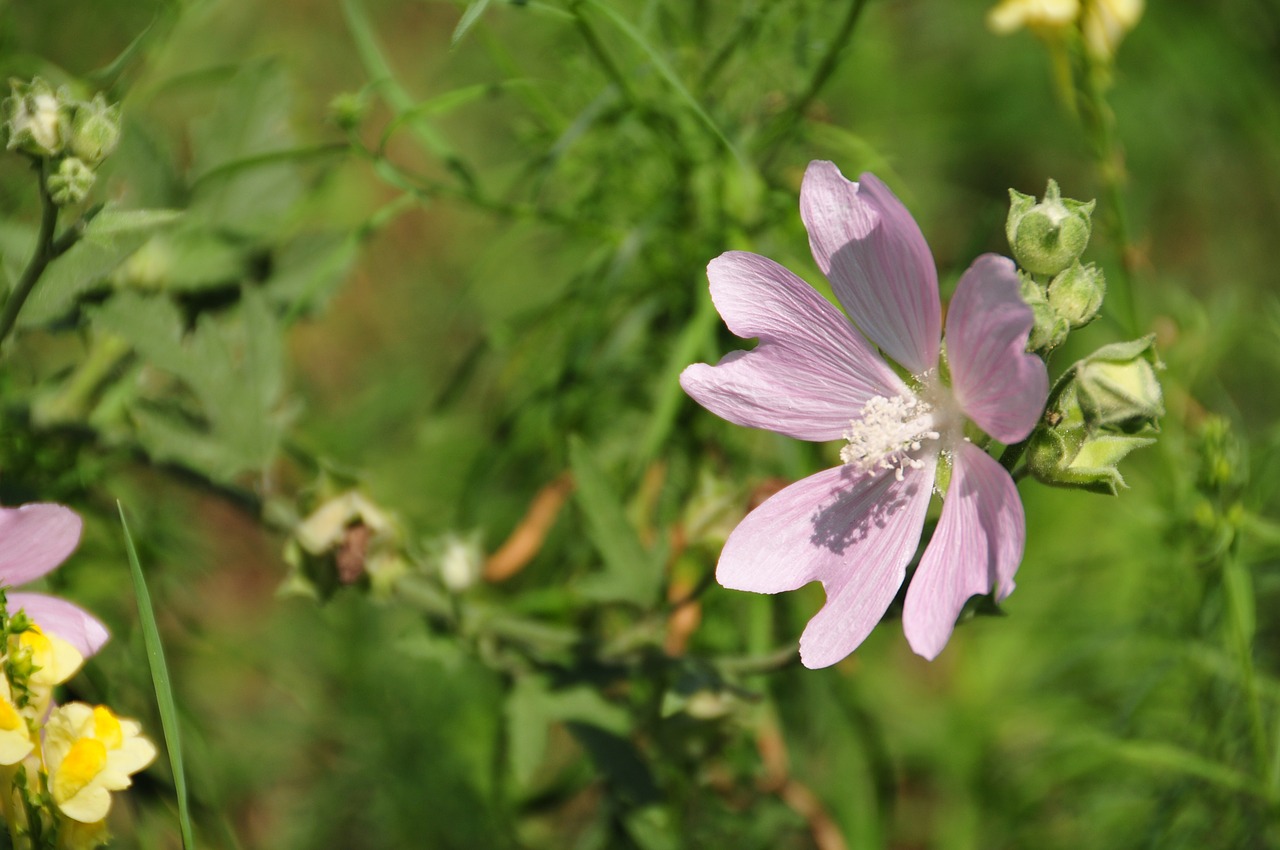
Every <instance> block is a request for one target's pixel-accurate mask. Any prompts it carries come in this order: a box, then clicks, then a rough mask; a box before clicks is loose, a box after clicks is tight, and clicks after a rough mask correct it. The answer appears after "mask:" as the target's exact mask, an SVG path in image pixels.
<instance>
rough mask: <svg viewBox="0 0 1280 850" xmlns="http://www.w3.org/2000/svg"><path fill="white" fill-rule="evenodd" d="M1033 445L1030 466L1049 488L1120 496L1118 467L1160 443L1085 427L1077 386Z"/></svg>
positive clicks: (1065, 395)
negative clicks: (1134, 453) (1133, 453)
mask: <svg viewBox="0 0 1280 850" xmlns="http://www.w3.org/2000/svg"><path fill="white" fill-rule="evenodd" d="M1045 420H1046V421H1045V424H1044V425H1042V426H1041V427H1040V428H1038V429H1036V431H1035V433H1034V434H1032V436H1031V441H1030V443H1029V444H1028V445H1027V465H1028V467H1029V468H1030V470H1031V474H1032V475H1034V476H1035V477H1036V479H1037V480H1038V481H1040V482H1042V483H1044V484H1051V485H1053V486H1055V487H1075V488H1079V489H1082V490H1089V491H1090V492H1094V493H1106V494H1109V495H1112V496H1114V495H1116V493H1118V492H1119V491H1120V489H1121V488H1122V487H1125V486H1126V485H1125V482H1124V476H1122V475H1121V474H1120V470H1119V469H1118V468H1117V465H1118V464H1119V463H1120V461H1121V460H1123V459H1124V458H1125V456H1126V455H1128V454H1129V452H1131V451H1133V450H1134V449H1139V448H1142V447H1143V446H1149V445H1151V444H1152V443H1154V442H1155V440H1154V439H1152V438H1151V437H1137V436H1130V435H1126V434H1113V433H1108V432H1104V431H1094V430H1093V429H1091V428H1090V427H1089V426H1088V425H1086V424H1085V418H1084V412H1083V410H1082V409H1081V406H1080V403H1079V397H1078V394H1077V386H1076V385H1075V383H1074V382H1073V383H1072V384H1071V385H1069V386H1068V387H1067V388H1066V390H1065V391H1064V392H1063V393H1062V395H1060V396H1059V397H1058V401H1057V403H1056V404H1055V405H1054V406H1053V408H1052V409H1051V410H1050V411H1049V412H1048V414H1046V417H1045Z"/></svg>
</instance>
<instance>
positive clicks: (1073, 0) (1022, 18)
mask: <svg viewBox="0 0 1280 850" xmlns="http://www.w3.org/2000/svg"><path fill="white" fill-rule="evenodd" d="M1079 15H1080V0H1002V2H1001V3H999V4H997V5H996V6H995V7H994V8H992V9H991V10H990V11H988V12H987V26H989V27H990V28H991V29H992V31H994V32H997V33H999V34H1000V35H1005V34H1007V33H1011V32H1013V31H1014V30H1016V29H1020V28H1021V27H1026V28H1027V29H1029V30H1031V31H1032V32H1034V33H1036V34H1037V35H1042V34H1050V33H1053V32H1056V31H1060V30H1062V29H1064V28H1066V27H1069V26H1071V25H1072V24H1074V23H1075V21H1076V18H1077V17H1079Z"/></svg>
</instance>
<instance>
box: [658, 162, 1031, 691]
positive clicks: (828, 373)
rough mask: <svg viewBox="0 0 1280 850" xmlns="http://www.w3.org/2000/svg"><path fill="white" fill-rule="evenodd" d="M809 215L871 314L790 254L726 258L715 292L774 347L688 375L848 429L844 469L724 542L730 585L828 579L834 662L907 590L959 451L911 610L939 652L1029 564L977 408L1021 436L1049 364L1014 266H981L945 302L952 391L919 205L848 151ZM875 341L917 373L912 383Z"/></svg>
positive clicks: (811, 641)
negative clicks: (972, 609) (792, 265)
mask: <svg viewBox="0 0 1280 850" xmlns="http://www.w3.org/2000/svg"><path fill="white" fill-rule="evenodd" d="M800 212H801V217H802V218H803V219H804V223H805V226H806V228H807V229H808V231H809V244H810V247H811V248H812V250H813V255H814V258H815V259H816V260H817V262H818V265H819V267H820V268H821V269H822V271H823V272H824V273H825V274H826V275H827V277H828V278H829V279H830V280H831V283H832V287H833V289H834V291H835V294H836V297H837V298H838V299H839V301H840V303H841V304H842V305H843V306H844V308H845V310H846V311H847V312H848V314H849V316H850V317H851V318H852V319H853V322H852V323H851V322H850V321H849V319H846V318H845V316H844V315H842V314H841V313H840V311H839V310H838V309H837V308H836V307H834V306H833V305H832V304H831V303H830V302H828V301H827V300H826V299H824V298H822V297H821V296H820V295H818V293H817V292H815V291H814V290H813V289H812V288H811V287H810V286H809V285H808V284H806V283H805V282H804V281H802V280H800V279H799V278H798V277H796V276H795V275H794V274H792V273H791V272H789V271H787V270H786V269H784V268H783V267H782V266H779V265H778V264H776V263H774V262H773V261H772V260H768V259H766V258H764V257H761V256H757V255H755V254H748V253H743V252H729V253H726V254H723V255H722V256H720V257H718V258H717V259H715V260H713V261H712V262H711V264H710V265H709V266H708V269H707V274H708V277H709V279H710V282H711V296H712V299H713V300H714V301H715V304H716V308H717V309H718V310H719V311H720V315H721V316H722V317H723V318H724V320H725V323H726V324H727V325H728V326H729V329H730V330H732V331H733V332H734V333H735V334H737V335H739V336H741V337H744V338H749V337H759V339H760V343H759V345H758V346H757V347H756V348H755V349H754V350H752V351H736V352H733V353H730V354H728V355H727V356H725V357H724V358H723V359H722V360H721V361H720V363H719V364H717V365H716V366H708V365H707V364H705V363H697V364H694V365H692V366H690V367H688V368H687V369H685V371H684V373H683V374H682V375H681V376H680V383H681V385H682V386H683V387H684V389H685V391H686V392H688V393H689V395H691V396H693V398H694V399H696V400H697V401H698V402H699V403H701V404H702V405H703V406H704V407H706V408H707V409H708V410H710V411H712V412H713V413H715V414H717V415H719V416H721V417H723V418H725V419H728V420H729V421H731V422H734V423H737V424H739V425H746V426H749V427H754V428H766V429H769V430H772V431H777V432H779V433H781V434H785V435H787V436H791V437H795V438H797V439H801V440H815V441H817V440H822V441H825V440H834V439H837V438H840V437H843V438H844V439H845V440H846V441H847V445H846V447H845V448H844V450H843V451H842V452H841V459H842V460H843V461H844V463H843V464H842V465H841V466H838V467H835V468H833V469H828V470H826V471H824V472H819V473H817V474H816V475H812V476H810V477H809V478H805V479H803V480H801V481H798V482H796V483H794V484H792V485H791V486H789V487H787V488H785V489H784V490H782V491H781V492H779V493H777V494H776V495H774V496H773V497H772V498H770V499H769V500H768V501H766V502H765V503H764V504H762V505H761V506H760V507H758V508H756V510H754V511H753V512H752V513H751V514H749V515H748V516H747V517H746V518H745V519H744V520H743V521H742V522H741V523H740V524H739V525H738V527H737V528H736V529H734V531H733V533H732V534H731V535H730V536H729V539H728V541H727V542H726V543H725V546H724V550H723V552H722V553H721V556H720V563H719V566H718V568H717V571H716V578H717V579H718V580H719V582H720V583H721V584H722V585H724V586H725V587H728V588H733V589H738V590H750V591H755V592H757V593H778V592H780V591H784V590H794V589H796V588H799V587H801V586H802V585H804V584H807V583H808V582H810V581H815V580H816V581H820V582H822V584H823V587H824V588H825V590H826V593H827V601H826V604H825V605H824V606H823V608H822V610H821V611H819V612H818V614H817V615H815V616H814V617H813V619H812V620H810V621H809V625H808V626H807V627H806V629H805V631H804V634H803V636H802V637H801V639H800V654H801V658H802V660H803V661H804V664H805V665H806V666H808V667H824V666H827V665H830V664H834V663H835V662H837V661H839V660H840V659H842V658H844V657H845V656H846V655H848V654H849V653H850V652H852V651H853V650H854V649H856V648H857V647H858V645H859V644H860V643H862V641H863V640H864V639H865V638H866V636H867V635H868V634H869V633H870V632H871V629H872V628H873V627H874V626H875V625H876V623H877V622H878V621H879V620H880V618H881V616H882V615H883V613H884V611H885V610H886V609H887V608H888V606H889V603H890V602H892V601H893V598H894V596H895V595H896V593H897V591H898V588H899V587H900V586H901V584H902V582H903V580H904V578H905V570H906V566H907V564H908V563H909V562H910V560H911V558H912V555H913V554H914V553H915V551H916V548H917V544H918V543H919V540H920V534H921V531H922V529H923V525H924V518H925V512H926V509H927V508H928V505H929V499H930V495H931V493H932V492H933V489H934V485H935V482H936V481H937V480H938V477H937V471H938V467H939V462H940V461H942V460H944V459H945V460H946V461H948V462H949V464H950V482H949V484H947V485H946V494H945V498H944V500H943V508H942V516H941V520H940V521H939V523H938V526H937V530H936V531H935V533H934V536H933V539H932V541H931V542H930V543H929V545H928V547H927V548H926V549H925V552H924V555H923V557H922V558H921V561H920V565H919V568H918V569H917V570H916V573H915V577H914V579H913V580H912V582H911V586H910V587H909V588H908V590H907V597H906V609H905V612H904V618H903V619H904V629H905V631H906V636H907V640H908V642H909V643H910V644H911V647H912V649H914V650H915V651H916V652H917V653H919V654H920V655H923V656H925V657H926V658H934V657H935V656H937V654H938V653H939V652H941V651H942V648H943V647H944V646H945V645H946V642H947V639H948V638H949V637H950V635H951V631H952V629H953V628H954V626H955V620H956V616H957V614H958V613H959V611H960V609H961V608H962V606H963V605H964V603H965V601H966V600H967V599H968V598H969V597H970V596H972V595H974V594H981V593H987V592H990V591H991V590H992V589H993V588H994V590H995V591H996V594H997V598H998V599H1003V598H1004V597H1006V596H1008V595H1009V593H1010V592H1011V591H1012V590H1013V587H1014V584H1013V575H1014V572H1015V571H1016V570H1017V567H1018V563H1019V562H1020V561H1021V559H1022V550H1023V543H1024V540H1025V532H1026V529H1025V518H1024V514H1023V510H1022V504H1021V502H1020V501H1019V499H1018V493H1017V489H1016V487H1015V486H1014V483H1013V479H1012V478H1010V477H1009V475H1008V473H1006V472H1005V470H1004V469H1003V468H1002V467H1001V466H1000V465H999V464H998V463H997V462H996V461H995V460H993V459H992V458H991V457H990V456H989V455H987V454H986V453H985V452H984V451H982V450H981V449H980V448H978V447H977V446H976V445H974V444H973V443H971V442H970V441H969V440H968V439H966V437H965V433H966V425H967V423H968V422H969V421H971V422H972V423H974V424H976V425H977V426H979V427H980V428H981V429H982V430H984V431H985V432H986V433H987V434H989V435H991V436H992V437H994V438H995V439H997V440H1000V441H1001V442H1004V443H1014V442H1017V441H1019V440H1022V439H1024V438H1025V437H1026V436H1027V435H1028V434H1029V433H1030V432H1031V430H1032V428H1033V427H1034V426H1035V424H1036V421H1037V419H1038V418H1039V416H1040V413H1041V410H1042V409H1043V407H1044V403H1045V397H1046V395H1047V389H1048V377H1047V374H1046V371H1045V366H1044V363H1043V362H1042V361H1041V360H1039V359H1038V358H1036V357H1035V356H1033V355H1029V354H1027V353H1026V344H1027V336H1028V334H1029V333H1030V331H1031V325H1032V314H1031V310H1030V308H1029V307H1027V305H1026V304H1025V303H1023V301H1022V300H1021V298H1020V297H1019V295H1018V289H1019V282H1018V276H1017V273H1016V271H1015V270H1014V266H1013V263H1012V262H1011V261H1009V260H1008V259H1006V258H1004V257H998V256H995V255H991V254H988V255H984V256H982V257H979V258H978V259H977V260H976V261H974V263H973V265H972V266H970V268H969V269H968V271H966V272H965V273H964V275H963V276H962V277H961V278H960V282H959V285H958V286H957V288H956V294H955V297H954V298H953V299H952V301H951V306H950V310H949V312H948V315H947V365H948V366H949V369H950V384H949V385H948V383H947V381H946V380H945V378H944V376H945V374H946V371H945V369H944V368H943V367H942V366H941V364H940V355H941V348H942V345H941V337H942V316H941V306H940V303H939V295H938V284H937V271H936V269H935V267H934V264H933V258H932V256H931V255H930V252H929V247H928V245H927V244H926V243H925V241H924V237H923V236H922V235H921V233H920V229H919V228H918V227H917V225H916V223H915V221H914V220H912V218H911V215H910V213H908V212H907V210H906V208H905V207H904V206H903V205H902V203H901V202H900V201H899V200H898V199H897V198H896V197H894V195H893V193H892V192H890V191H889V189H888V188H887V187H886V186H885V185H884V184H883V183H881V182H880V181H879V180H878V179H876V178H875V177H874V176H873V175H870V174H864V175H863V176H862V178H861V182H859V183H851V182H849V181H848V180H846V179H845V178H844V176H843V175H842V174H841V173H840V171H839V170H838V169H837V168H836V167H835V165H833V164H832V163H830V162H814V163H811V164H810V165H809V168H808V170H807V171H806V172H805V177H804V184H803V186H802V187H801V190H800ZM855 324H856V325H857V328H858V329H860V330H861V332H862V333H861V334H860V333H859V331H858V330H857V329H855V327H854V325H855ZM862 334H865V336H866V338H865V339H864V337H863V335H862ZM868 340H869V341H870V343H874V344H875V345H877V346H879V347H880V349H882V350H883V351H884V352H885V354H887V355H888V356H889V357H891V358H893V360H895V361H896V362H897V363H898V364H900V365H901V366H902V367H903V368H904V369H905V370H906V371H907V372H908V373H909V374H910V375H911V376H912V377H911V379H910V380H909V381H906V380H903V379H902V378H900V377H898V375H897V373H895V371H894V370H893V369H892V368H890V366H889V365H888V364H887V363H886V362H885V361H884V360H883V359H881V357H880V356H879V355H878V354H877V353H876V351H875V350H874V349H873V348H872V345H871V344H869V342H868Z"/></svg>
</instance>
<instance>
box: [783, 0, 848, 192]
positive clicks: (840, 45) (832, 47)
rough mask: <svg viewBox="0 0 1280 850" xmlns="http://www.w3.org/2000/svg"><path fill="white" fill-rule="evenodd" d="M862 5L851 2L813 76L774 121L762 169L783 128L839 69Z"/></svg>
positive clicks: (799, 116) (800, 115)
mask: <svg viewBox="0 0 1280 850" xmlns="http://www.w3.org/2000/svg"><path fill="white" fill-rule="evenodd" d="M866 6H867V0H851V2H850V3H849V8H848V10H847V11H846V12H845V16H844V20H842V21H841V22H840V28H839V29H838V30H837V31H836V33H835V34H834V35H833V36H832V38H831V41H830V42H829V44H828V46H827V52H826V53H824V54H823V55H822V59H821V60H819V61H818V65H817V67H816V68H814V71H813V76H812V77H810V78H809V84H808V85H807V86H805V88H804V91H802V92H801V93H800V94H799V95H798V96H797V97H795V98H794V99H793V100H792V101H791V103H789V104H787V107H786V109H784V110H783V111H782V113H781V114H779V115H778V118H777V119H776V120H775V121H774V123H773V131H772V133H770V134H769V135H768V136H767V137H766V138H765V143H766V145H767V146H768V148H769V151H768V153H766V154H765V156H764V159H763V164H764V166H765V167H768V165H769V163H771V162H772V161H773V158H774V156H776V155H777V153H778V150H779V145H778V141H779V140H780V139H781V138H782V136H783V135H784V134H785V133H786V131H787V128H788V127H790V126H792V125H793V124H795V123H796V122H798V121H799V120H800V119H801V118H802V117H804V113H805V110H807V109H808V108H809V106H810V105H811V104H812V103H813V101H814V100H815V99H816V98H817V97H818V94H819V93H820V92H821V91H822V88H823V87H824V86H825V85H826V84H827V81H828V80H829V79H831V75H832V74H834V73H835V70H836V68H837V67H839V65H840V58H841V55H842V54H843V53H844V51H845V48H847V47H848V46H849V44H850V42H852V40H853V38H852V37H853V28H854V27H855V26H856V25H857V23H858V18H860V17H861V16H862V11H863V9H865V8H866Z"/></svg>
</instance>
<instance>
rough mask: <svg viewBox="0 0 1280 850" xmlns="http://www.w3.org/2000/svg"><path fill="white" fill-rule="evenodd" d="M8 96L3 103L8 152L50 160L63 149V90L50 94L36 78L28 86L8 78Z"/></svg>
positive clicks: (67, 123) (67, 125) (65, 118)
mask: <svg viewBox="0 0 1280 850" xmlns="http://www.w3.org/2000/svg"><path fill="white" fill-rule="evenodd" d="M9 87H10V89H11V91H12V94H11V95H10V96H9V97H8V98H6V99H5V101H4V117H5V135H6V136H7V137H8V141H7V143H6V147H7V148H8V150H20V151H23V152H24V153H29V154H31V155H32V156H37V157H53V156H57V155H58V154H60V153H61V152H62V149H63V148H64V147H65V146H66V142H67V135H68V131H69V129H70V116H69V115H68V110H67V106H66V100H67V95H66V92H65V91H56V92H55V91H54V89H53V87H52V86H51V85H49V84H48V83H47V82H45V81H44V80H42V79H41V78H40V77H36V78H35V79H33V80H32V81H31V82H30V83H24V82H23V81H21V80H16V79H10V80H9Z"/></svg>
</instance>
